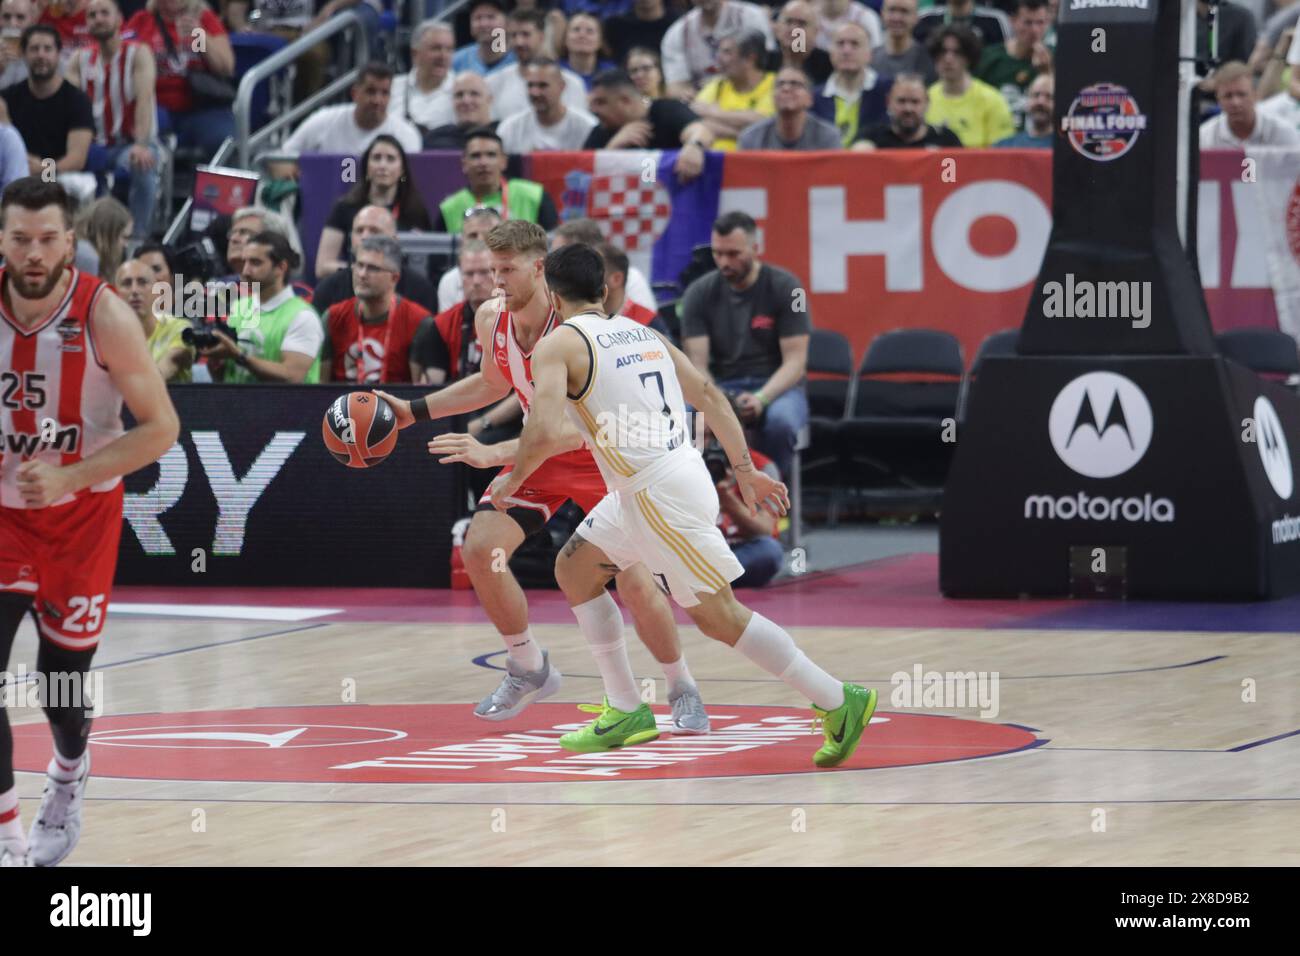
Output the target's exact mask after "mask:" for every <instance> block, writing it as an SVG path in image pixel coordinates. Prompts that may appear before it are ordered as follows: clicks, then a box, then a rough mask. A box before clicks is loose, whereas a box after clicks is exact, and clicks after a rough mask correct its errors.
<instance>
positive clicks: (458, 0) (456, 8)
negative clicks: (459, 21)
mask: <svg viewBox="0 0 1300 956" xmlns="http://www.w3.org/2000/svg"><path fill="white" fill-rule="evenodd" d="M471 2H473V0H450V2H449V3H445V4H443V7H442V9H441V10H439V11H438V12H437V13H433V14H429V13H426V12H425V9H426V4H425V0H406V13H407V25H408V26H409V27H410V28H411V29H412V30H414V29H415V28H416V27H418V26H419V25H420V24H421V23H423V22H424V21H425V20H429V19H433V20H450V19H451V18H452V17H454V16H455V15H456V14H457V13H459V12H460V11H461V10H464V9H465V8H466V7H467V6H469V5H470V3H471Z"/></svg>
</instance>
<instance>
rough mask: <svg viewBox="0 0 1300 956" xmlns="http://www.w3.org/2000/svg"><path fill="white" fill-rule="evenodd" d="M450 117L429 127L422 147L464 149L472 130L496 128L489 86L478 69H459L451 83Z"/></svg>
mask: <svg viewBox="0 0 1300 956" xmlns="http://www.w3.org/2000/svg"><path fill="white" fill-rule="evenodd" d="M451 112H452V121H451V122H450V123H448V124H447V125H446V126H439V127H436V128H434V129H431V130H430V131H429V132H428V134H427V135H426V136H425V137H424V148H425V149H464V148H465V137H466V135H467V134H468V133H470V132H471V131H472V130H480V129H486V130H491V131H493V132H495V131H496V128H497V121H496V120H494V119H492V90H491V89H490V88H489V87H488V84H487V81H486V80H484V79H483V77H481V76H479V75H478V74H477V73H462V74H460V75H459V76H457V77H456V80H455V82H454V83H452V85H451Z"/></svg>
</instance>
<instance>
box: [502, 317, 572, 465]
mask: <svg viewBox="0 0 1300 956" xmlns="http://www.w3.org/2000/svg"><path fill="white" fill-rule="evenodd" d="M559 324H560V317H559V316H558V315H556V314H555V312H554V311H552V312H551V314H550V315H548V316H547V317H546V328H544V329H543V330H542V334H541V335H539V336H538V337H537V341H538V342H540V341H541V340H542V337H543V336H546V335H549V334H550V333H551V330H552V329H554V328H555V327H556V326H557V325H559ZM533 347H534V348H536V345H534V346H533ZM532 359H533V353H532V352H531V351H529V352H524V350H523V349H521V348H520V347H519V340H518V339H516V338H515V329H514V317H513V316H512V315H511V314H510V313H509V312H507V311H506V310H505V309H502V310H501V311H500V312H498V313H497V320H496V322H495V323H493V326H492V361H494V362H495V363H496V366H497V368H499V369H500V370H501V374H502V375H504V376H505V378H506V381H507V382H509V383H510V387H511V388H513V389H514V390H515V395H516V396H518V398H519V404H520V406H521V407H522V408H523V410H524V417H525V418H527V417H528V409H529V408H530V407H531V406H532V401H533V363H532ZM549 460H550V461H563V462H572V463H573V464H574V465H578V466H581V467H594V466H595V462H594V461H593V460H592V457H591V449H590V448H588V447H586V446H584V447H582V448H579V449H577V450H576V451H566V452H564V453H563V454H560V455H556V456H554V457H553V458H551V459H549Z"/></svg>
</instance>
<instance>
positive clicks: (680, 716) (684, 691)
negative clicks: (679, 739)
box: [668, 684, 709, 734]
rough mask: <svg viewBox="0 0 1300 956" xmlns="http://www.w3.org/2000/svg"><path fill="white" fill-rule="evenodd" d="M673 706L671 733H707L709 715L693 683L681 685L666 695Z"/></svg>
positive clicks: (698, 690)
mask: <svg viewBox="0 0 1300 956" xmlns="http://www.w3.org/2000/svg"><path fill="white" fill-rule="evenodd" d="M668 703H670V704H671V705H672V708H673V733H675V734H707V733H708V732H709V715H708V714H706V713H705V712H704V700H703V698H701V697H700V689H699V688H698V687H696V686H695V685H694V684H691V685H689V686H686V687H682V688H680V689H678V690H676V691H674V692H673V693H670V694H669V695H668Z"/></svg>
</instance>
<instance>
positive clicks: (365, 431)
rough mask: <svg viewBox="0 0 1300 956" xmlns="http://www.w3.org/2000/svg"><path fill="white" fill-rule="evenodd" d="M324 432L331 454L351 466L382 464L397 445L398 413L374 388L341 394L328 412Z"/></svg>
mask: <svg viewBox="0 0 1300 956" xmlns="http://www.w3.org/2000/svg"><path fill="white" fill-rule="evenodd" d="M321 435H322V437H323V438H324V439H325V447H326V448H328V449H329V452H330V454H331V455H333V456H334V457H335V458H337V459H338V460H339V461H341V462H342V463H343V464H345V465H347V466H348V467H349V468H370V467H372V466H374V465H377V464H379V463H380V462H381V461H383V460H384V459H385V458H387V457H388V456H389V454H390V453H391V452H392V450H393V448H394V446H396V445H397V416H396V415H394V414H393V408H392V406H391V405H389V404H388V403H387V402H386V401H384V400H383V399H382V398H380V397H379V396H378V395H375V394H373V393H371V392H349V393H348V394H347V395H340V396H339V397H338V398H336V399H335V400H334V401H333V403H332V404H331V405H330V407H329V410H328V411H326V412H325V421H324V422H323V423H322V424H321Z"/></svg>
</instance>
